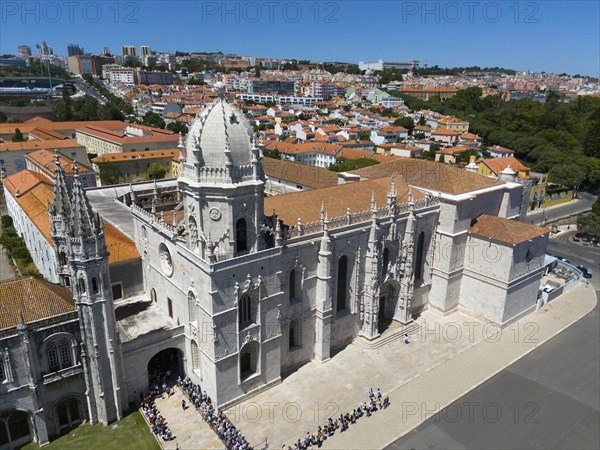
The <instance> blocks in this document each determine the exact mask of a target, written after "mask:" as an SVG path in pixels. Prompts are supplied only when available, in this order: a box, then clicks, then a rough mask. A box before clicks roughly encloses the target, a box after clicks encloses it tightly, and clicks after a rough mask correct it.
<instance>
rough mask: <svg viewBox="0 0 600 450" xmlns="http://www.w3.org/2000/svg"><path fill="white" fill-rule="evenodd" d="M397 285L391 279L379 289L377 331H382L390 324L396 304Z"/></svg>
mask: <svg viewBox="0 0 600 450" xmlns="http://www.w3.org/2000/svg"><path fill="white" fill-rule="evenodd" d="M399 292H400V290H399V286H398V284H397V283H395V282H394V281H392V280H389V281H386V282H385V283H384V284H383V286H381V289H380V290H379V311H378V325H379V326H378V331H379V333H383V332H384V331H385V330H387V329H388V328H389V327H390V325H391V324H392V320H393V319H394V315H395V314H396V305H397V304H398V293H399Z"/></svg>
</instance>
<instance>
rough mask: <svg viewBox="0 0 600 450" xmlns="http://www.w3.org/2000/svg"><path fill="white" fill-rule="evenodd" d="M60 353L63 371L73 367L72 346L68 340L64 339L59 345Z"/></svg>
mask: <svg viewBox="0 0 600 450" xmlns="http://www.w3.org/2000/svg"><path fill="white" fill-rule="evenodd" d="M58 352H59V354H60V366H61V368H62V369H66V368H67V367H71V365H72V364H71V345H70V344H69V341H67V340H66V339H62V340H61V341H60V343H59V344H58Z"/></svg>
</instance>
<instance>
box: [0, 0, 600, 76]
mask: <svg viewBox="0 0 600 450" xmlns="http://www.w3.org/2000/svg"><path fill="white" fill-rule="evenodd" d="M0 8H1V17H0V53H15V52H16V47H17V45H20V44H27V45H30V46H31V47H32V48H33V49H34V51H35V44H36V43H40V42H41V41H43V40H45V41H47V42H48V44H49V45H50V46H52V47H53V48H54V51H55V53H57V54H66V47H67V44H69V43H71V42H73V43H77V44H80V45H83V46H84V47H85V50H86V51H88V52H92V53H99V52H101V51H102V48H103V47H105V46H106V47H109V48H110V49H111V51H112V52H113V53H120V47H121V45H135V46H138V47H139V46H140V45H149V46H150V47H151V48H152V49H156V50H166V51H175V50H183V51H216V50H220V51H223V52H225V53H240V54H246V55H255V56H261V57H272V58H297V59H311V60H317V61H334V60H335V61H346V62H354V63H356V62H358V61H360V60H363V61H371V60H377V59H380V58H381V59H386V60H390V61H405V60H410V59H419V60H420V61H422V62H428V64H429V65H435V64H437V65H439V66H442V67H454V66H470V65H478V66H481V67H492V66H500V67H507V68H514V69H517V70H532V71H549V72H557V73H560V72H567V73H571V74H575V73H581V74H586V75H590V76H599V74H600V25H599V23H600V1H598V0H590V1H568V2H567V1H512V0H510V1H479V0H464V1H433V2H422V1H370V2H366V1H365V2H359V1H346V0H343V1H320V2H318V1H285V0H273V1H269V0H265V1H261V0H259V1H237V2H236V1H231V2H222V1H199V0H198V1H182V2H180V1H86V0H74V1H66V0H57V1H53V2H21V1H8V0H2V1H1V2H0Z"/></svg>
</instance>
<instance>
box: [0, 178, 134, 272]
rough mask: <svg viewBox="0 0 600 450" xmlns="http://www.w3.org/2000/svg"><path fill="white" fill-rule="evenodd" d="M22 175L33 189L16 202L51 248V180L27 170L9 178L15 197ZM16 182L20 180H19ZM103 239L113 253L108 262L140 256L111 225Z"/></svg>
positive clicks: (131, 244)
mask: <svg viewBox="0 0 600 450" xmlns="http://www.w3.org/2000/svg"><path fill="white" fill-rule="evenodd" d="M23 172H29V174H28V175H27V176H25V177H23V178H22V179H23V180H26V181H27V185H26V186H29V185H31V184H33V186H30V187H29V188H28V189H27V191H26V192H25V193H24V194H21V195H20V196H19V197H18V198H15V200H16V201H17V203H18V204H19V206H20V207H21V209H22V210H23V212H24V213H25V214H27V216H28V217H29V219H30V220H31V221H32V222H33V224H34V225H35V226H36V228H37V229H38V230H39V231H40V233H42V235H43V236H44V238H45V239H46V241H47V242H48V243H49V244H50V245H53V242H52V237H51V236H50V217H49V215H48V203H50V202H52V199H53V196H54V194H53V187H52V184H51V182H50V180H48V178H46V177H45V176H43V175H41V174H38V173H35V172H30V171H28V170H26V171H21V172H18V173H16V174H14V175H11V176H10V177H7V178H6V179H4V180H3V182H4V183H5V185H6V182H7V180H9V179H12V180H10V183H11V185H12V187H9V186H7V188H8V189H9V191H10V192H11V194H12V195H13V197H15V194H14V192H15V191H14V189H15V188H16V185H15V183H13V180H15V177H17V176H18V175H20V174H22V173H23ZM17 180H19V179H18V178H17ZM104 238H105V240H106V246H107V248H108V251H109V252H110V256H109V258H108V262H109V263H116V262H120V261H127V260H130V259H136V258H139V257H140V254H139V252H138V251H137V248H136V247H135V244H134V243H133V241H132V240H131V239H129V238H128V237H127V236H125V235H124V234H123V233H122V232H121V231H119V230H118V229H117V228H115V227H114V226H113V225H111V224H110V223H108V222H105V223H104Z"/></svg>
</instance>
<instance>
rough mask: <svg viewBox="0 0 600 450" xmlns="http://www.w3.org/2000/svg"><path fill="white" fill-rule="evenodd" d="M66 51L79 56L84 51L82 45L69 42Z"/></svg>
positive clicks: (70, 54)
mask: <svg viewBox="0 0 600 450" xmlns="http://www.w3.org/2000/svg"><path fill="white" fill-rule="evenodd" d="M67 53H68V55H69V56H79V55H83V54H84V53H85V52H84V50H83V47H82V46H81V45H79V44H69V45H68V46H67Z"/></svg>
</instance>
